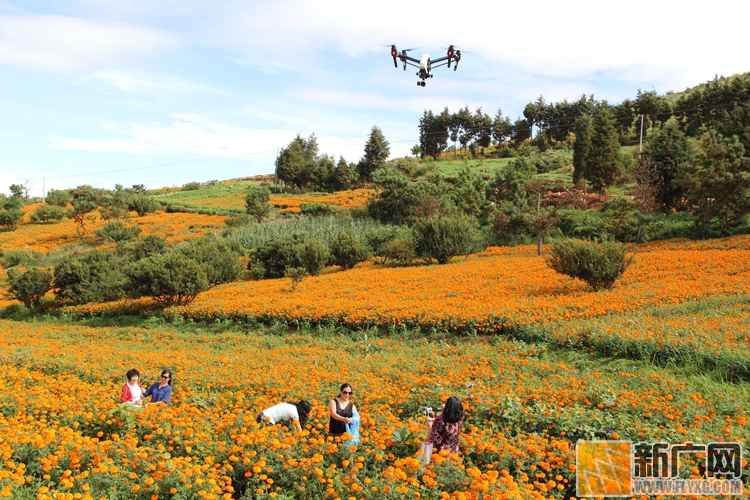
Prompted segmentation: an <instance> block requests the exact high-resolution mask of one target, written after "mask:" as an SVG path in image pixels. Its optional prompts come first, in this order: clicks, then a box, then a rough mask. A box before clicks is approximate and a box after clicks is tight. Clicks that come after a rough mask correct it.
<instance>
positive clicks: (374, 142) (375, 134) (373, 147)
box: [357, 125, 391, 181]
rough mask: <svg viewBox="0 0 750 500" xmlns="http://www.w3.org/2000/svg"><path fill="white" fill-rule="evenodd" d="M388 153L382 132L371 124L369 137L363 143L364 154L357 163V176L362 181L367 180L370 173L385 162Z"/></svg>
mask: <svg viewBox="0 0 750 500" xmlns="http://www.w3.org/2000/svg"><path fill="white" fill-rule="evenodd" d="M390 154H391V148H390V145H389V144H388V141H387V140H386V139H385V136H384V135H383V132H382V131H381V130H380V128H379V127H378V126H377V125H375V126H373V127H372V130H371V131H370V138H369V139H368V140H367V144H365V155H364V156H363V157H362V159H361V160H360V161H359V164H358V165H357V170H358V171H359V178H360V179H361V180H363V181H369V180H370V177H371V176H372V173H373V172H374V171H375V170H377V169H378V168H380V167H382V166H383V165H384V164H385V162H386V160H388V156H390Z"/></svg>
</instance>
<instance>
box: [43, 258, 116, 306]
mask: <svg viewBox="0 0 750 500" xmlns="http://www.w3.org/2000/svg"><path fill="white" fill-rule="evenodd" d="M123 264H124V261H123V260H122V259H121V258H118V257H116V256H115V255H114V254H113V253H112V252H111V251H106V250H105V251H92V252H89V253H87V254H84V255H83V256H80V257H79V256H75V255H71V256H68V257H66V258H65V259H63V261H62V262H60V264H58V265H57V266H56V267H55V272H54V276H55V278H54V283H53V286H54V288H55V290H54V294H55V296H56V297H57V299H58V300H67V301H71V302H74V303H77V304H85V303H88V302H108V301H112V300H118V299H121V298H123V297H124V296H125V289H126V286H127V278H126V276H125V274H124V272H123Z"/></svg>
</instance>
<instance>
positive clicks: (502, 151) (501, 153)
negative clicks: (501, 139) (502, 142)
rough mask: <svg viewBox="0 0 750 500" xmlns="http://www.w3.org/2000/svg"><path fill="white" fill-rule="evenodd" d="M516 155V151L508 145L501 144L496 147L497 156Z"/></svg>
mask: <svg viewBox="0 0 750 500" xmlns="http://www.w3.org/2000/svg"><path fill="white" fill-rule="evenodd" d="M516 156H518V153H516V152H515V151H514V150H513V149H511V148H509V147H508V146H502V147H500V148H498V149H497V157H498V158H515V157H516Z"/></svg>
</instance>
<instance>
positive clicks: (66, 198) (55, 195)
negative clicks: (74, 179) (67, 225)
mask: <svg viewBox="0 0 750 500" xmlns="http://www.w3.org/2000/svg"><path fill="white" fill-rule="evenodd" d="M44 200H45V201H46V202H47V204H49V205H55V206H58V207H63V208H65V207H67V206H68V204H69V203H71V202H72V201H73V195H71V194H70V191H69V190H67V189H62V190H58V189H50V190H49V191H48V192H47V196H46V197H45V198H44Z"/></svg>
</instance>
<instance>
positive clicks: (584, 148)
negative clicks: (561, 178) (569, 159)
mask: <svg viewBox="0 0 750 500" xmlns="http://www.w3.org/2000/svg"><path fill="white" fill-rule="evenodd" d="M575 134H576V142H575V143H574V144H573V184H575V185H576V186H583V183H584V182H586V180H585V177H584V176H585V172H586V158H588V155H589V149H590V148H591V116H589V115H588V114H587V113H584V114H582V115H581V116H579V117H578V119H577V120H576V125H575Z"/></svg>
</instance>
